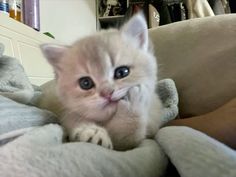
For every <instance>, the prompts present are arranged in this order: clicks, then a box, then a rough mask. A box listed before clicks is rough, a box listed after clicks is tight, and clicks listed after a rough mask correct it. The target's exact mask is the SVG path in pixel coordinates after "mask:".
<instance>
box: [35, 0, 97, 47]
mask: <svg viewBox="0 0 236 177" xmlns="http://www.w3.org/2000/svg"><path fill="white" fill-rule="evenodd" d="M40 21H41V30H40V31H41V32H46V31H48V32H50V33H52V34H53V35H54V36H55V38H56V39H57V40H58V41H60V42H63V43H65V44H70V43H72V42H73V41H75V40H76V39H78V38H81V37H83V36H86V35H89V34H92V33H94V32H95V31H96V11H95V0H40Z"/></svg>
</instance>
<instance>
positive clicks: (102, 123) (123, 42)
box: [41, 14, 162, 150]
mask: <svg viewBox="0 0 236 177" xmlns="http://www.w3.org/2000/svg"><path fill="white" fill-rule="evenodd" d="M41 48H42V51H43V53H44V55H45V57H46V58H47V59H48V61H49V63H50V64H51V65H52V66H53V68H54V71H55V73H56V90H57V93H58V98H59V100H60V101H61V103H62V105H63V106H64V107H65V108H66V109H65V112H64V116H61V118H60V120H61V123H62V125H63V126H64V127H65V128H66V130H67V131H68V133H69V137H70V140H71V141H83V142H91V143H94V144H99V145H102V146H104V147H107V148H114V149H117V150H124V149H129V148H133V147H135V146H136V145H138V144H139V143H140V142H141V141H142V140H143V139H144V138H146V137H152V136H154V135H155V134H156V132H157V130H158V128H159V125H160V116H161V109H162V108H161V102H160V99H159V98H158V96H157V95H156V93H155V84H156V82H157V64H156V59H155V57H154V55H153V53H152V52H151V51H149V41H148V31H147V25H146V22H145V19H144V17H143V16H142V15H141V14H138V15H135V16H134V17H133V18H132V19H131V20H130V21H128V22H127V23H126V24H125V25H124V26H123V27H122V28H121V29H120V30H115V29H112V30H106V31H102V32H99V33H97V34H95V35H93V36H89V37H86V38H84V39H81V40H79V41H77V42H75V43H74V44H73V45H71V46H59V45H54V44H45V45H42V46H41Z"/></svg>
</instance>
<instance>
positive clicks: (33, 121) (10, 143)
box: [0, 62, 236, 177]
mask: <svg viewBox="0 0 236 177" xmlns="http://www.w3.org/2000/svg"><path fill="white" fill-rule="evenodd" d="M10 63H15V62H10ZM8 72H9V71H8ZM21 72H23V70H21ZM18 91H20V90H19V89H17V92H18ZM158 91H159V93H160V97H161V99H162V100H163V104H164V106H165V115H164V116H163V121H168V120H170V119H173V118H174V117H175V116H176V115H177V113H178V108H177V104H178V96H177V92H176V89H175V85H174V82H173V81H172V80H170V79H167V80H162V81H160V82H159V83H158ZM12 94H14V91H13V92H12ZM5 96H6V95H5ZM17 101H18V102H20V100H17ZM22 102H25V100H23V101H22ZM0 110H1V111H0V144H1V145H0V176H1V177H12V176H14V177H28V176H29V177H33V176H35V177H41V176H43V177H53V176H58V177H76V176H79V177H91V176H94V177H96V176H97V177H110V176H115V177H123V176H124V177H139V176H140V177H144V176H145V177H159V176H164V175H165V170H166V166H167V164H168V159H170V161H171V162H172V163H173V164H174V166H175V167H176V168H177V170H178V172H179V174H180V175H181V176H182V177H203V176H207V177H215V176H217V177H224V176H225V177H235V176H236V168H235V166H236V152H235V151H234V150H232V149H230V148H228V147H227V146H225V145H223V144H221V143H220V142H218V141H216V140H214V139H212V138H210V137H208V136H206V135H205V134H203V133H200V132H198V131H195V130H193V129H190V128H186V127H166V128H162V129H160V131H159V132H158V134H157V136H156V138H155V140H145V141H144V142H143V143H142V144H141V145H140V146H139V147H137V148H135V149H133V150H130V151H126V152H118V151H112V150H107V149H105V148H103V147H100V146H97V145H93V144H89V143H81V142H76V143H68V142H65V141H64V137H65V133H64V131H63V128H62V127H61V126H60V125H58V124H56V119H55V115H54V114H53V113H51V112H49V111H46V110H41V109H38V108H36V107H33V106H30V105H25V104H22V103H17V102H15V101H13V100H11V99H8V98H6V97H3V96H0Z"/></svg>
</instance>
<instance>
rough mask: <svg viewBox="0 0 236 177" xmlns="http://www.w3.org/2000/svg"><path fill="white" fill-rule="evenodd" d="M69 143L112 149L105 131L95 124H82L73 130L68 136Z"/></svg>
mask: <svg viewBox="0 0 236 177" xmlns="http://www.w3.org/2000/svg"><path fill="white" fill-rule="evenodd" d="M70 140H71V141H81V142H90V143H93V144H97V145H101V146H103V147H105V148H108V149H113V145H112V142H111V138H110V137H109V135H108V133H107V131H106V130H105V129H104V128H102V127H99V126H97V125H95V124H82V125H80V126H79V127H77V128H75V129H74V130H73V131H72V132H71V134H70Z"/></svg>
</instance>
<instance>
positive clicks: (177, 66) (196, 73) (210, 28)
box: [149, 14, 236, 117]
mask: <svg viewBox="0 0 236 177" xmlns="http://www.w3.org/2000/svg"><path fill="white" fill-rule="evenodd" d="M235 21H236V14H227V15H218V16H215V17H206V18H198V19H192V20H186V21H181V22H178V23H173V24H170V25H165V26H162V27H158V28H155V29H151V30H150V31H149V34H150V38H151V39H152V41H153V43H154V51H155V53H156V55H157V57H158V62H159V73H160V78H161V79H162V78H172V79H173V80H174V81H175V83H176V86H177V90H178V93H179V101H180V102H179V112H180V117H189V116H195V115H201V114H204V113H207V112H210V111H213V110H215V109H216V108H218V107H220V106H221V105H223V104H224V103H226V102H227V101H229V100H230V99H232V98H234V97H236V69H235V68H236V52H235V51H236V40H235V39H236V23H235Z"/></svg>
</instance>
